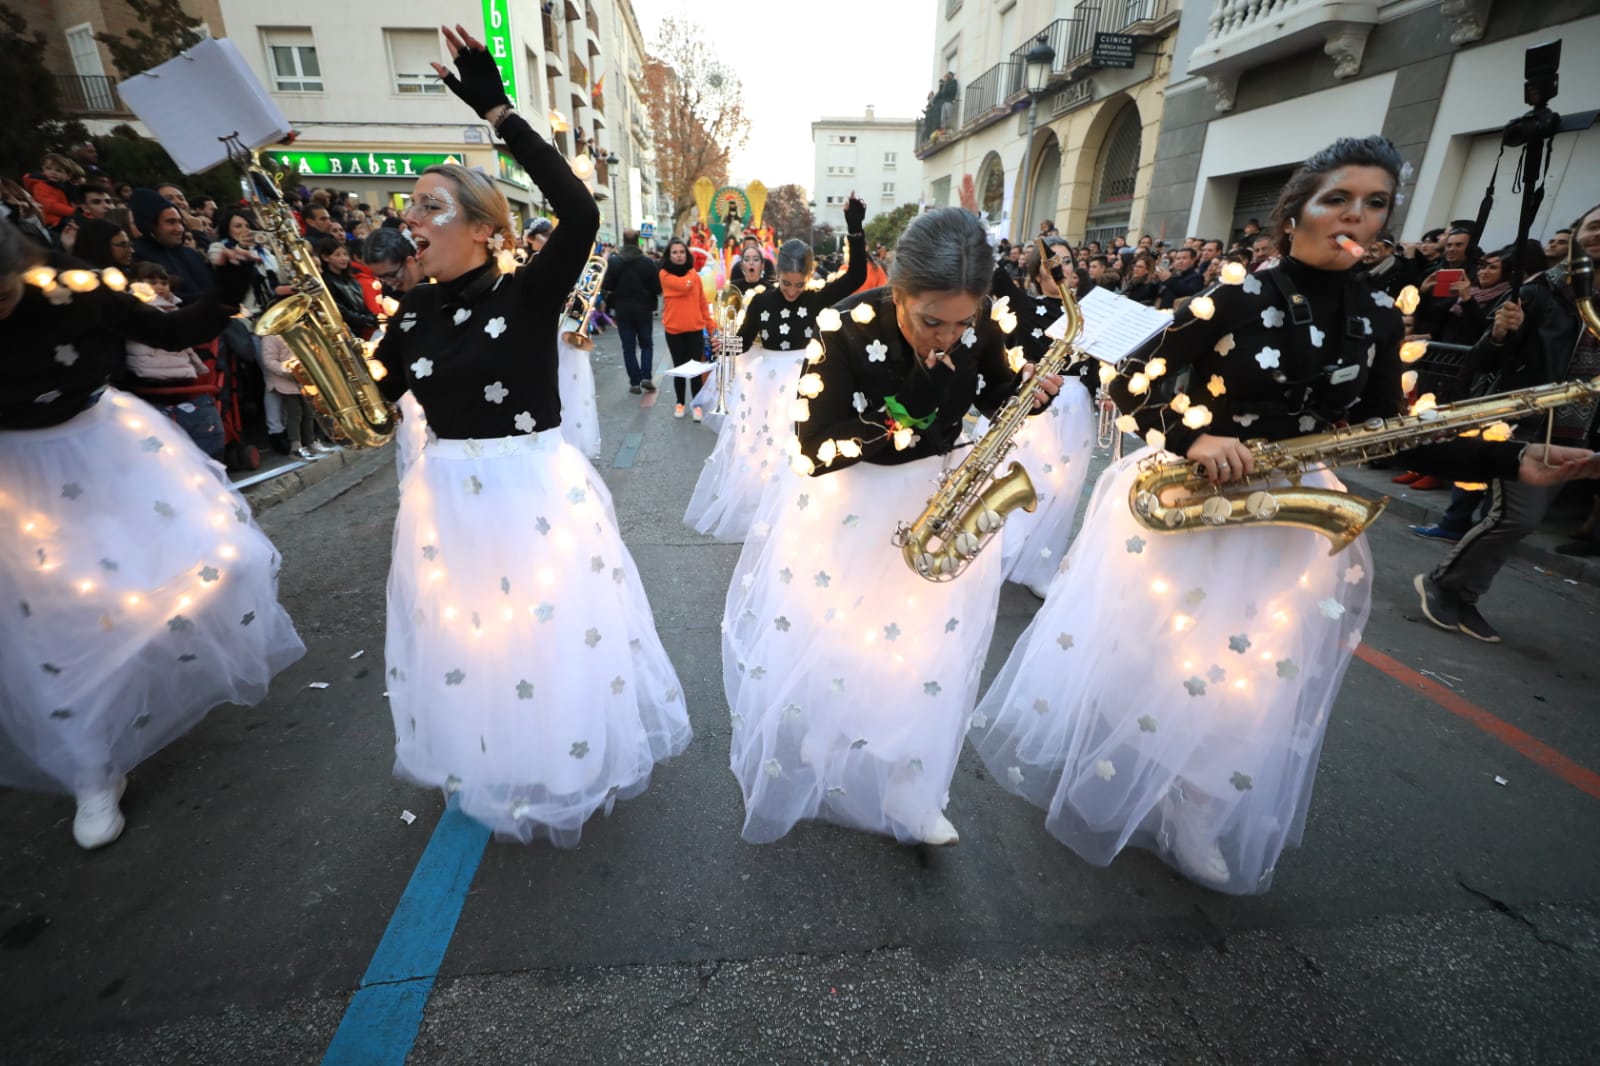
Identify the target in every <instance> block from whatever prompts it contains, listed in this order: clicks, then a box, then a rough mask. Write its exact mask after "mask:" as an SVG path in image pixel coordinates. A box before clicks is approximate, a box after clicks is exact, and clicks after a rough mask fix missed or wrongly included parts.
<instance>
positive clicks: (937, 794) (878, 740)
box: [722, 457, 1001, 843]
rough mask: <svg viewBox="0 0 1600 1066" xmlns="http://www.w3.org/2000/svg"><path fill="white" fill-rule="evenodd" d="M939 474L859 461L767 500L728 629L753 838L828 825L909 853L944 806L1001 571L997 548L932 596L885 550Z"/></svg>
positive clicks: (726, 681) (727, 678) (931, 468)
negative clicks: (896, 843) (907, 847)
mask: <svg viewBox="0 0 1600 1066" xmlns="http://www.w3.org/2000/svg"><path fill="white" fill-rule="evenodd" d="M943 461H944V460H943V459H942V458H939V457H934V458H929V459H922V460H918V461H916V462H912V463H906V464H903V465H900V466H875V465H872V464H869V463H858V464H856V465H855V466H851V467H848V468H846V469H843V470H840V471H838V472H837V473H832V474H824V475H822V476H820V477H799V476H787V477H784V478H781V479H779V480H778V481H777V482H776V483H775V484H774V486H773V489H772V491H770V492H768V493H766V495H765V498H764V499H763V501H762V504H761V508H760V510H759V512H758V513H757V515H756V521H755V523H754V524H753V525H752V526H751V529H750V535H749V537H748V539H747V540H746V541H745V545H744V552H743V553H742V554H741V555H740V557H739V564H738V566H737V567H736V568H735V570H734V574H733V582H732V584H731V585H730V586H729V588H728V597H727V604H726V610H725V615H724V619H723V627H724V628H723V641H722V674H723V687H724V689H725V691H726V693H727V697H728V705H729V707H730V708H731V709H732V713H733V739H732V750H731V765H732V769H733V773H734V776H735V777H737V778H738V779H739V785H740V788H741V790H742V791H743V793H744V804H745V821H744V834H743V835H744V837H745V839H746V840H749V841H752V842H755V843H764V842H767V841H772V840H776V839H778V838H779V837H781V836H783V835H784V834H785V833H787V832H788V831H789V830H790V829H791V828H792V827H793V826H794V824H795V823H796V822H798V821H800V820H801V819H805V818H819V819H824V820H826V821H831V822H835V823H838V824H841V825H846V826H851V827H854V828H857V829H865V830H869V831H871V832H876V833H883V834H886V835H889V836H893V837H895V838H897V839H899V840H902V841H913V840H916V839H918V838H919V833H918V829H919V827H920V826H922V825H924V824H925V823H926V822H927V821H928V819H929V818H930V816H934V817H936V816H937V815H938V813H939V812H940V811H942V810H943V809H944V807H945V805H946V803H947V802H948V801H949V788H950V779H951V777H952V776H953V775H954V773H955V767H956V759H957V757H958V756H959V754H960V752H961V742H962V736H963V734H964V732H965V730H966V727H967V723H968V720H969V718H970V716H971V713H972V705H973V703H974V702H975V701H976V699H977V695H978V682H979V676H980V673H981V671H982V669H983V660H984V655H985V654H986V653H987V651H988V647H989V639H990V637H991V636H992V635H993V632H994V621H995V611H996V607H997V605H998V600H999V595H1000V584H1001V574H1000V567H1001V562H1000V552H999V546H998V545H991V547H990V549H989V550H988V551H985V552H983V553H982V554H980V555H979V556H978V558H977V560H976V561H975V562H974V563H973V564H972V566H971V567H970V568H969V569H968V570H967V571H966V572H965V573H964V574H962V575H961V576H960V577H959V578H957V579H956V580H954V581H948V582H941V583H934V582H930V581H926V580H924V579H922V578H920V577H918V576H917V575H916V574H915V573H914V572H913V571H912V570H911V569H910V568H909V567H908V566H907V565H906V563H905V561H904V560H903V559H902V558H901V554H900V549H899V548H896V547H895V546H894V545H893V544H892V543H891V542H890V537H891V536H892V535H893V533H894V529H895V527H896V525H898V524H900V523H904V522H909V521H911V520H912V519H913V518H915V517H916V516H917V515H918V514H919V513H920V512H921V511H922V509H923V508H924V507H925V506H926V505H927V502H928V497H929V496H931V495H932V494H933V491H934V489H935V487H936V485H937V482H938V476H939V472H940V469H941V467H942V464H943Z"/></svg>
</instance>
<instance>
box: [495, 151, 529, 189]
mask: <svg viewBox="0 0 1600 1066" xmlns="http://www.w3.org/2000/svg"><path fill="white" fill-rule="evenodd" d="M495 158H496V159H497V160H498V161H499V163H500V180H501V181H508V182H510V183H511V184H513V185H515V186H517V187H518V188H521V189H531V188H533V181H532V179H530V178H529V177H528V172H527V171H526V170H523V169H522V166H521V164H519V163H518V162H517V161H516V160H515V159H512V158H511V156H509V155H508V154H506V153H505V152H498V151H497V152H495Z"/></svg>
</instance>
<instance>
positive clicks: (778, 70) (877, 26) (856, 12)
mask: <svg viewBox="0 0 1600 1066" xmlns="http://www.w3.org/2000/svg"><path fill="white" fill-rule="evenodd" d="M940 2H941V0H787V2H784V3H757V4H733V5H727V4H710V3H706V2H705V0H699V2H695V3H689V2H688V0H633V10H634V13H635V14H636V15H637V16H638V17H639V28H640V29H641V30H643V31H644V39H645V47H646V48H648V47H649V46H650V45H651V44H652V43H653V42H654V41H655V37H656V27H657V26H658V25H659V24H660V22H661V20H662V18H663V17H665V16H666V15H669V14H684V13H687V14H688V15H689V16H690V17H691V18H693V19H694V20H695V21H697V22H699V23H700V25H701V26H702V27H706V28H707V32H708V34H709V35H710V38H711V43H712V46H713V48H714V49H715V51H716V52H717V54H718V55H719V56H720V58H721V59H722V60H723V61H724V62H725V63H727V64H728V65H729V66H731V67H733V68H734V70H735V71H736V72H737V73H738V75H739V79H740V80H741V81H742V82H743V83H744V98H745V106H746V109H747V111H748V112H749V115H750V118H751V120H752V121H751V130H750V140H749V142H748V143H747V144H746V145H745V147H744V150H743V151H741V152H739V153H738V154H737V155H735V156H734V160H733V167H732V178H733V181H734V184H736V185H743V184H745V183H746V182H749V181H752V180H754V179H756V178H759V179H761V182H762V184H764V185H766V186H767V188H769V189H772V188H776V187H777V186H779V185H783V184H786V183H789V182H794V183H795V184H797V185H804V186H806V188H807V189H809V188H810V187H811V180H812V170H811V123H812V122H813V121H815V120H816V119H819V118H822V117H824V116H827V117H829V118H834V117H839V116H854V115H863V114H865V113H866V109H867V105H868V104H872V105H873V106H874V107H875V108H876V113H877V115H878V117H880V118H916V117H917V116H918V115H920V114H921V113H922V106H923V104H924V103H925V102H926V101H927V98H928V91H929V90H930V89H932V88H933V84H932V82H931V78H932V74H931V73H930V72H931V71H932V70H933V32H934V20H935V12H936V9H937V6H938V5H939V3H940ZM713 24H715V26H716V29H715V30H712V29H710V27H711V26H712V25H713Z"/></svg>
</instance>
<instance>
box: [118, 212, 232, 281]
mask: <svg viewBox="0 0 1600 1066" xmlns="http://www.w3.org/2000/svg"><path fill="white" fill-rule="evenodd" d="M128 206H129V207H130V208H131V209H132V211H133V221H134V224H135V225H137V226H138V227H139V233H140V236H139V239H138V240H136V241H134V242H133V257H134V259H136V260H138V261H139V262H141V263H155V264H157V265H158V266H160V267H162V268H163V269H165V270H166V272H167V276H168V277H169V278H171V279H172V291H173V292H174V293H175V294H176V295H177V297H178V298H179V299H180V300H182V301H183V302H184V303H194V302H195V301H196V300H199V299H201V298H202V297H204V296H205V295H206V294H207V293H209V292H210V291H211V289H212V287H213V286H214V285H215V284H216V282H215V281H214V280H213V278H212V276H211V265H210V264H209V263H207V262H206V260H205V256H203V255H201V254H200V253H199V252H197V251H195V250H194V249H193V248H187V247H185V246H184V243H183V234H184V227H183V216H182V214H181V213H180V212H179V211H178V208H177V207H176V206H175V205H174V204H173V203H172V202H171V201H170V200H168V199H166V198H165V197H164V196H162V195H161V194H159V193H157V192H156V191H155V190H154V189H135V190H133V198H132V202H131V203H129V205H128Z"/></svg>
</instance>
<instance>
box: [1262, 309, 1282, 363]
mask: <svg viewBox="0 0 1600 1066" xmlns="http://www.w3.org/2000/svg"><path fill="white" fill-rule="evenodd" d="M1268 310H1271V308H1269V309H1268ZM1282 354H1283V353H1282V352H1280V351H1278V349H1276V348H1263V349H1261V350H1260V351H1259V352H1257V353H1256V362H1258V363H1260V364H1261V369H1262V370H1276V369H1277V368H1278V357H1279V356H1281V355H1282Z"/></svg>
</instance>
